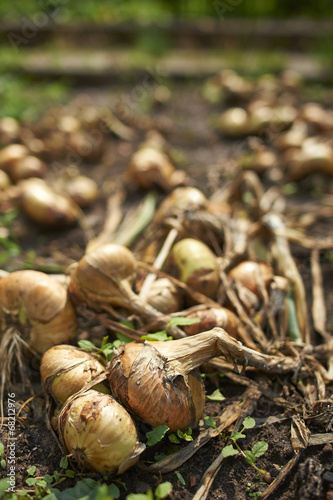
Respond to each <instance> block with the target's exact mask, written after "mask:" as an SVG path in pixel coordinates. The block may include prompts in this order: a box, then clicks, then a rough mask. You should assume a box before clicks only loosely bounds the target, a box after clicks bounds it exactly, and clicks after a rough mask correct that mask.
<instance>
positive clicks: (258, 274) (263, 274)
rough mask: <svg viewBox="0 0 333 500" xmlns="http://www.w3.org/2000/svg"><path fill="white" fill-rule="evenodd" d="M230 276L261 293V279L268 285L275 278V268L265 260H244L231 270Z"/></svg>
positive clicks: (253, 290)
mask: <svg viewBox="0 0 333 500" xmlns="http://www.w3.org/2000/svg"><path fill="white" fill-rule="evenodd" d="M228 274H229V277H230V278H233V279H234V280H236V281H238V282H240V283H241V284H242V285H243V286H244V287H245V288H248V289H249V290H250V291H251V292H253V293H254V294H255V295H258V296H259V295H261V293H260V281H261V280H262V283H263V284H264V285H265V286H268V285H269V284H270V282H271V281H272V279H273V269H272V268H271V266H269V265H268V264H265V263H264V262H254V261H250V260H247V261H243V262H241V263H240V264H238V265H237V266H235V267H234V268H232V269H231V270H230V271H229V273H228Z"/></svg>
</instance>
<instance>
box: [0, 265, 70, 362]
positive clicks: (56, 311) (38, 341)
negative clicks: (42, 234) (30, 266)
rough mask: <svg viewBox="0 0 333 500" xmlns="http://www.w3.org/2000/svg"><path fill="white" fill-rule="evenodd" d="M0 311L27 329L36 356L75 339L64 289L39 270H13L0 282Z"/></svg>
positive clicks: (29, 341) (28, 341)
mask: <svg viewBox="0 0 333 500" xmlns="http://www.w3.org/2000/svg"><path fill="white" fill-rule="evenodd" d="M0 311H1V312H2V313H3V314H4V315H5V314H7V315H11V316H12V317H14V318H16V319H17V320H18V322H19V323H20V325H21V327H22V326H24V327H27V330H28V334H27V343H28V345H29V346H30V348H31V349H33V350H34V351H36V352H37V353H40V354H42V353H44V352H45V351H46V350H47V349H49V348H50V347H52V346H54V345H57V344H62V343H65V342H70V341H72V340H74V339H75V337H76V330H77V322H76V313H75V309H74V307H73V305H72V303H71V302H70V301H69V300H68V297H67V291H66V289H65V288H64V287H63V286H62V285H61V284H60V283H58V282H57V281H55V280H54V279H52V278H51V277H50V276H48V275H47V274H44V273H41V272H39V271H15V272H13V273H11V274H9V275H8V276H6V277H4V278H2V279H1V280H0Z"/></svg>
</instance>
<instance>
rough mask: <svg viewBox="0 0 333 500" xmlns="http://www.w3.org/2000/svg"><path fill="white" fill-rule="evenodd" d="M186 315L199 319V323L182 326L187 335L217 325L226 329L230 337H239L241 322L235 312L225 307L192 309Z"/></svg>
mask: <svg viewBox="0 0 333 500" xmlns="http://www.w3.org/2000/svg"><path fill="white" fill-rule="evenodd" d="M186 317H187V318H198V319H199V320H200V321H199V323H194V324H193V325H188V326H184V331H185V333H187V335H195V334H197V333H201V332H205V331H207V330H210V329H212V328H214V327H215V326H219V327H221V328H223V329H224V330H226V331H227V332H228V333H229V335H231V336H232V337H234V338H236V339H237V338H239V333H240V332H239V330H240V329H241V322H240V320H239V319H238V318H237V316H236V314H234V313H233V312H232V311H230V310H229V309H227V308H225V307H209V308H207V309H202V310H199V311H194V312H192V313H190V314H188V315H186Z"/></svg>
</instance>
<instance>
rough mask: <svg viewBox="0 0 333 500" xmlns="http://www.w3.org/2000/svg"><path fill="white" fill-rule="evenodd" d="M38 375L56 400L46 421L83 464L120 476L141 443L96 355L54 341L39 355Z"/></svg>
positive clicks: (135, 456) (129, 417)
mask: <svg viewBox="0 0 333 500" xmlns="http://www.w3.org/2000/svg"><path fill="white" fill-rule="evenodd" d="M40 373H41V379H42V381H43V385H44V388H45V390H46V393H47V395H50V396H51V397H52V400H53V401H55V402H56V404H57V407H56V408H55V409H54V410H52V411H53V417H51V425H52V427H53V428H54V429H55V430H56V431H58V433H59V438H60V442H61V444H62V445H63V447H64V448H65V449H66V450H67V451H68V453H71V454H72V456H73V458H74V460H76V461H77V463H78V464H79V465H80V466H81V467H82V468H84V469H93V470H95V471H97V472H100V473H105V472H111V473H117V474H121V473H122V472H124V471H125V470H127V469H128V468H129V467H131V466H132V465H133V464H134V463H135V462H136V461H137V460H138V458H139V455H140V453H142V451H143V450H144V449H145V445H144V444H141V443H140V442H139V440H138V435H137V431H136V426H135V423H134V421H133V419H132V417H131V416H130V414H129V413H128V412H127V411H126V410H125V408H124V407H123V406H122V405H121V404H119V403H118V402H117V401H116V400H115V399H114V398H113V397H112V396H111V395H110V388H109V387H108V386H107V384H106V383H105V382H104V381H105V380H106V376H105V365H104V364H102V363H101V362H100V360H99V359H98V357H97V356H96V355H93V354H91V353H88V352H85V351H83V350H82V349H79V348H77V347H73V346H71V345H58V346H55V347H52V348H50V349H48V350H47V351H46V352H45V353H44V355H43V357H42V360H41V365H40Z"/></svg>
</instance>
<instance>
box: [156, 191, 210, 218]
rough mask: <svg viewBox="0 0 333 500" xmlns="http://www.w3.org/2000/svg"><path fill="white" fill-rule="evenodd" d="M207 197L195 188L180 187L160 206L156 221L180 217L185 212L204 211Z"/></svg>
mask: <svg viewBox="0 0 333 500" xmlns="http://www.w3.org/2000/svg"><path fill="white" fill-rule="evenodd" d="M207 202H208V200H207V198H206V196H205V195H204V194H203V193H202V192H201V191H200V189H197V188H195V187H190V186H188V187H178V188H176V189H174V190H173V191H172V192H171V193H170V194H169V195H168V196H167V197H166V198H165V199H164V200H163V201H162V203H161V204H160V206H159V208H158V210H157V212H156V215H155V219H154V220H155V221H156V222H160V221H162V220H164V219H165V218H167V217H171V216H175V215H178V214H179V213H181V212H185V211H188V212H190V211H194V212H196V211H197V210H201V209H204V208H205V207H206V206H207Z"/></svg>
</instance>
